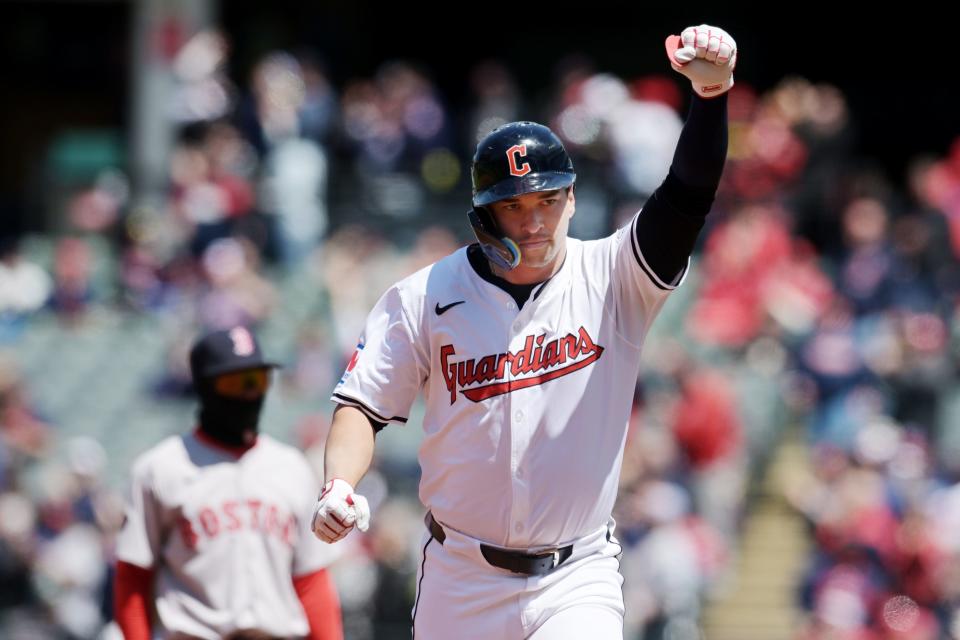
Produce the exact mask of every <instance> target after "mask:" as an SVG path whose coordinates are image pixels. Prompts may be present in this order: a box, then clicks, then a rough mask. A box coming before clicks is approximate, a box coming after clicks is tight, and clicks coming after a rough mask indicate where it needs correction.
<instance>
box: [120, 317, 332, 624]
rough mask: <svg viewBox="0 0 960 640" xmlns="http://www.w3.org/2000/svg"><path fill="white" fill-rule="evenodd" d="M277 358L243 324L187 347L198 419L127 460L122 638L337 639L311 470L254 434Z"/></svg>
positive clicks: (299, 457)
mask: <svg viewBox="0 0 960 640" xmlns="http://www.w3.org/2000/svg"><path fill="white" fill-rule="evenodd" d="M274 366H275V365H273V364H272V363H270V362H267V361H265V360H264V359H263V356H262V354H261V352H260V347H259V345H258V344H257V342H256V340H255V338H254V336H253V334H252V333H251V332H250V331H249V330H247V329H246V328H244V327H240V326H238V327H234V328H232V329H230V330H225V331H216V332H213V333H211V334H208V335H206V336H204V337H203V338H202V339H200V340H199V341H197V342H196V344H195V345H194V346H193V349H192V350H191V352H190V370H191V373H192V375H193V381H194V385H195V387H196V389H197V392H198V394H199V396H200V409H199V412H198V418H199V420H198V425H197V427H196V429H195V430H194V431H193V432H191V433H189V434H186V435H183V436H173V437H169V438H167V439H165V440H163V441H162V442H160V443H159V444H157V445H156V446H154V447H153V448H151V449H150V450H149V451H147V452H145V453H143V454H142V455H140V456H139V457H138V458H137V459H136V461H135V462H134V464H133V471H132V474H131V475H132V481H131V487H130V493H129V495H128V498H127V504H126V518H125V521H124V526H123V528H122V530H121V532H120V535H119V538H118V540H117V578H116V586H115V591H114V602H115V618H116V620H117V623H118V624H119V626H120V628H121V630H122V631H123V634H124V637H125V638H126V639H127V640H134V639H135V640H139V639H148V638H177V639H187V638H209V639H210V640H217V639H220V638H229V639H230V640H267V639H272V638H310V640H342V637H343V632H342V624H341V618H340V605H339V601H338V599H337V594H336V591H335V590H334V587H333V583H332V581H331V580H330V576H329V575H328V574H327V571H326V566H327V565H328V564H330V562H331V561H332V560H333V559H334V558H335V556H336V549H335V548H332V547H330V546H329V545H324V544H323V543H321V542H320V541H319V540H317V539H316V538H315V537H314V536H313V535H311V533H310V528H309V521H310V515H311V513H312V511H313V505H314V501H315V500H316V492H317V482H316V480H315V478H314V474H313V472H312V470H311V469H310V467H309V466H308V463H307V461H306V459H305V458H304V456H303V454H302V453H300V451H298V450H296V449H294V448H293V447H290V446H287V445H285V444H282V443H280V442H278V441H276V440H274V439H273V438H271V437H269V436H267V435H262V434H258V426H257V425H258V422H259V418H260V408H261V406H262V404H263V401H264V397H265V395H266V392H267V389H268V388H269V385H270V373H271V371H270V370H271V368H273V367H274Z"/></svg>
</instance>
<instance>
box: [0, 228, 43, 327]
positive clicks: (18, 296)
mask: <svg viewBox="0 0 960 640" xmlns="http://www.w3.org/2000/svg"><path fill="white" fill-rule="evenodd" d="M52 288H53V287H52V280H51V278H50V276H49V275H48V274H47V272H46V271H44V269H43V268H42V267H41V266H40V265H38V264H36V263H34V262H32V261H30V260H28V259H26V258H24V257H23V255H21V253H20V247H19V240H18V239H17V238H13V237H6V238H0V344H3V343H6V342H12V341H13V340H14V339H16V338H17V336H19V335H20V334H21V333H22V331H23V330H24V328H25V326H26V321H27V318H28V317H29V315H30V314H31V313H33V312H35V311H37V310H38V309H40V308H42V307H43V306H44V304H46V302H47V299H48V298H49V297H50V293H51V291H52Z"/></svg>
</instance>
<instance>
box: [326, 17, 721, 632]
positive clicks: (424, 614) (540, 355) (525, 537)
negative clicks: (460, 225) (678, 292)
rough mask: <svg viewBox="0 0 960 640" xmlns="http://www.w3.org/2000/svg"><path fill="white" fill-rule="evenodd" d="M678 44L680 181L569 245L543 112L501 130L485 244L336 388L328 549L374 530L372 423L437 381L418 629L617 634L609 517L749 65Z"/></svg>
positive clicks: (401, 317) (424, 451) (429, 436)
mask: <svg viewBox="0 0 960 640" xmlns="http://www.w3.org/2000/svg"><path fill="white" fill-rule="evenodd" d="M666 48H667V55H668V57H669V60H670V63H671V65H672V66H673V68H674V69H675V70H677V71H678V72H680V73H682V74H684V75H685V76H687V77H688V78H689V79H690V80H691V82H692V84H693V88H694V91H695V94H696V95H694V96H693V97H692V104H691V107H690V111H689V114H688V116H687V120H686V122H685V124H684V129H683V132H682V134H681V136H680V139H679V141H678V143H677V149H676V152H675V155H674V159H673V163H672V165H671V167H670V171H669V174H668V176H667V178H666V179H665V180H664V182H663V183H662V184H661V186H660V187H659V188H658V189H657V190H656V191H655V192H654V194H653V195H652V196H651V197H650V199H649V200H648V201H647V203H646V204H645V205H644V206H643V209H642V210H641V211H640V212H639V213H638V214H637V215H636V216H634V217H633V219H632V220H630V222H629V224H627V225H626V226H624V227H623V228H621V229H619V230H618V231H616V232H615V233H614V234H613V235H611V236H609V237H607V238H604V239H602V240H597V241H591V242H581V241H579V240H576V239H572V238H568V237H567V228H568V224H569V222H570V218H571V217H572V216H573V215H574V210H575V204H576V200H575V193H574V182H575V179H576V175H575V173H574V170H573V165H572V163H571V161H570V158H569V156H568V155H567V153H566V151H565V150H564V148H563V145H562V143H561V142H560V140H559V139H558V138H557V137H556V136H555V135H554V134H553V132H551V131H550V130H549V129H548V128H547V127H544V126H542V125H539V124H535V123H531V122H515V123H511V124H508V125H505V126H503V127H500V128H498V129H496V130H495V131H493V132H492V133H490V134H489V135H488V136H487V137H486V138H484V139H483V140H482V141H481V142H480V143H479V145H478V147H477V151H476V154H475V156H474V158H473V167H472V171H473V209H472V210H471V211H470V212H469V214H468V215H469V218H470V221H471V223H472V225H473V227H474V230H475V231H476V234H477V240H478V243H477V244H474V245H471V246H469V247H466V248H463V249H460V250H459V251H457V252H455V253H453V254H451V255H450V256H448V257H446V258H444V259H442V260H440V261H438V262H436V263H435V264H433V265H431V266H429V267H427V268H425V269H423V270H421V271H419V272H418V273H416V274H414V275H412V276H410V277H408V278H406V279H404V280H402V281H400V282H398V283H397V284H396V285H394V286H393V287H391V288H390V289H389V290H388V291H387V292H386V293H385V294H384V295H383V297H382V298H381V299H380V301H379V302H378V303H377V305H376V306H375V307H374V309H373V311H372V312H371V313H370V315H369V317H368V318H367V322H366V326H365V328H364V330H363V333H362V335H361V338H360V343H359V345H358V347H357V351H356V353H355V355H354V357H353V358H352V360H351V362H350V364H349V365H348V367H347V371H346V373H345V374H344V377H343V379H342V380H341V381H340V383H339V384H338V385H337V387H336V389H335V391H334V394H333V400H334V401H335V402H337V403H338V404H339V406H338V407H337V410H336V412H335V414H334V421H333V426H332V429H331V433H330V435H329V438H328V440H327V446H326V462H325V464H326V484H325V485H324V490H323V493H322V494H321V496H320V499H319V501H318V503H317V507H316V510H315V513H314V517H313V529H314V532H315V533H316V534H317V535H318V536H319V537H320V538H322V539H324V540H326V541H335V540H338V539H340V538H341V537H343V536H344V535H346V534H347V533H348V532H349V531H350V530H351V529H353V528H354V527H358V528H360V529H365V528H366V527H367V525H368V523H369V518H370V512H369V508H368V505H367V502H366V500H365V499H364V498H363V496H361V495H359V494H357V493H356V492H355V490H354V489H353V487H354V486H355V485H356V483H357V482H358V481H359V480H360V478H361V477H362V476H363V474H364V473H365V472H366V470H367V469H368V467H369V464H370V461H371V457H372V453H373V448H374V438H375V433H376V432H377V431H378V430H379V429H381V428H383V426H384V425H385V424H386V423H389V422H396V423H401V424H402V423H404V422H406V420H407V415H408V411H409V409H410V407H411V405H412V403H413V402H414V399H415V398H416V396H417V395H418V393H420V392H421V390H422V392H423V396H424V399H425V402H426V406H427V410H426V415H425V417H424V422H423V430H424V433H425V437H424V440H423V443H422V446H421V448H420V452H419V461H420V465H421V468H422V478H421V482H420V499H421V500H422V502H423V504H424V505H425V506H426V507H427V509H428V512H427V515H426V524H427V526H426V531H425V533H424V537H423V547H422V549H423V552H422V553H423V556H422V559H421V564H420V568H419V573H418V577H417V598H416V604H415V605H414V608H413V612H412V617H413V636H414V637H415V638H417V639H418V640H420V639H423V640H433V639H438V638H454V637H455V638H476V639H478V640H479V639H489V638H506V639H511V640H513V639H520V638H534V639H536V640H557V639H567V638H570V639H573V638H576V639H577V640H582V638H585V637H591V638H604V639H609V638H621V637H622V634H623V631H622V628H623V595H622V590H621V584H622V578H621V576H620V573H619V571H618V567H619V564H618V559H617V557H618V555H619V553H620V546H619V544H618V543H617V541H616V538H615V537H614V536H613V530H614V522H613V520H612V518H611V511H612V508H613V505H614V501H615V499H616V494H617V484H618V478H619V474H620V465H621V460H622V457H623V447H624V441H625V438H626V433H627V425H628V420H629V415H630V407H631V402H632V398H633V392H634V386H635V383H636V379H637V376H638V374H639V369H640V351H641V348H642V346H643V341H644V337H645V336H646V334H647V331H648V330H649V328H650V325H651V323H652V322H653V320H654V318H655V317H656V315H657V313H658V311H659V310H660V308H661V307H662V305H663V303H664V301H665V299H666V298H667V296H668V295H669V294H670V292H671V291H672V290H673V289H674V288H676V287H677V286H679V284H680V283H681V282H682V280H683V278H684V275H685V273H686V270H687V265H688V261H689V256H690V253H691V251H692V249H693V245H694V242H695V241H696V238H697V235H698V233H699V231H700V229H701V228H702V226H703V223H704V218H705V216H706V214H707V213H708V212H709V210H710V207H711V205H712V203H713V198H714V195H715V193H716V189H717V185H718V183H719V180H720V175H721V173H722V170H723V164H724V158H725V156H726V147H727V124H726V121H727V116H726V102H727V97H726V92H727V91H728V89H729V88H730V87H731V86H732V85H733V68H734V65H735V63H736V44H735V43H734V40H733V38H731V37H730V35H729V34H727V33H726V32H725V31H723V30H722V29H718V28H716V27H711V26H708V25H701V26H698V27H690V28H687V29H685V30H684V31H683V32H682V34H681V35H680V36H671V37H670V38H668V39H667V42H666ZM371 426H372V428H371Z"/></svg>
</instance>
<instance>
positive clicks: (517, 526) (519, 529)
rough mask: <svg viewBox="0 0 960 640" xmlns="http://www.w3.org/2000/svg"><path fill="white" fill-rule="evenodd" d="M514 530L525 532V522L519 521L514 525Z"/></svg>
mask: <svg viewBox="0 0 960 640" xmlns="http://www.w3.org/2000/svg"><path fill="white" fill-rule="evenodd" d="M513 530H514V531H516V532H517V533H522V532H523V523H522V522H518V523H517V524H515V525H513Z"/></svg>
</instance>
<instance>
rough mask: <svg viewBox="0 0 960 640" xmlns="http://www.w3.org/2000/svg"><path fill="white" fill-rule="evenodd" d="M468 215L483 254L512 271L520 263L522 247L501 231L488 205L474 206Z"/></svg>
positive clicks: (497, 264)
mask: <svg viewBox="0 0 960 640" xmlns="http://www.w3.org/2000/svg"><path fill="white" fill-rule="evenodd" d="M467 217H468V218H469V219H470V226H471V227H473V233H474V234H475V235H476V236H477V241H478V242H479V243H480V248H481V249H482V250H483V254H484V255H485V256H487V259H488V260H489V261H490V262H492V263H493V264H495V265H496V266H498V267H500V268H501V269H503V270H505V271H510V270H511V269H514V268H515V267H517V265H519V264H520V247H518V246H517V243H516V242H514V241H513V240H512V239H511V238H508V237H506V236H504V235H502V234H501V233H500V229H499V228H498V227H497V223H496V222H495V221H494V219H493V216H491V215H490V212H489V211H487V209H486V207H474V208H473V209H471V210H470V211H467Z"/></svg>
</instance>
